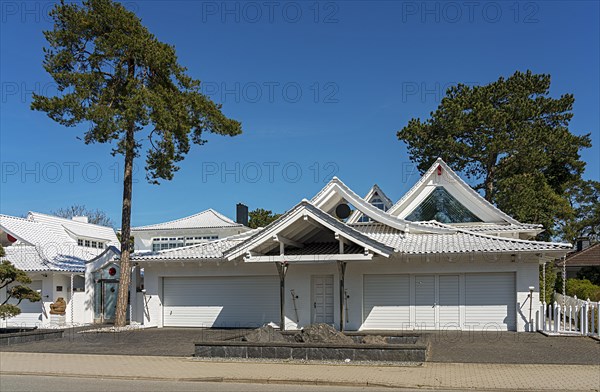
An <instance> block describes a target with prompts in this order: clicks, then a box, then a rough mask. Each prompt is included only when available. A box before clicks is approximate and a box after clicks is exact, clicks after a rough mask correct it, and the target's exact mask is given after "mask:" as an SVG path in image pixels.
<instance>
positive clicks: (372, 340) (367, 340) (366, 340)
mask: <svg viewBox="0 0 600 392" xmlns="http://www.w3.org/2000/svg"><path fill="white" fill-rule="evenodd" d="M362 343H363V344H387V340H386V338H385V337H383V336H380V335H367V336H364V337H363V338H362Z"/></svg>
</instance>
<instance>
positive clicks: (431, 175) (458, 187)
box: [388, 158, 522, 225]
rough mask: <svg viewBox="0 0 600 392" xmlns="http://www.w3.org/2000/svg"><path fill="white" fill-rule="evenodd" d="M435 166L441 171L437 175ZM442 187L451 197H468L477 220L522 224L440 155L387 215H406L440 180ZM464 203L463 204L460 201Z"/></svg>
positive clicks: (469, 206) (469, 205)
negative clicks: (452, 167) (488, 198)
mask: <svg viewBox="0 0 600 392" xmlns="http://www.w3.org/2000/svg"><path fill="white" fill-rule="evenodd" d="M438 168H440V169H441V171H442V174H441V175H439V174H436V171H437V170H438ZM440 181H441V183H442V184H443V186H444V188H445V189H446V190H447V191H448V192H450V194H452V195H453V196H455V197H456V196H458V195H461V196H462V197H461V198H465V199H466V200H468V205H467V206H466V207H467V208H469V210H471V211H472V212H473V213H474V214H475V215H477V216H478V217H479V218H480V219H482V220H485V221H488V222H491V221H493V222H495V223H504V222H507V223H511V224H513V225H521V224H522V223H521V222H519V221H517V220H516V219H514V218H513V217H511V216H509V215H508V214H506V213H504V212H503V211H501V210H500V209H499V208H498V207H496V206H495V205H493V204H492V203H490V202H489V201H487V200H486V199H485V198H484V197H483V196H481V195H480V194H479V193H478V192H477V191H475V190H474V189H473V188H472V187H471V186H470V185H469V184H467V183H466V182H465V181H464V180H463V179H462V178H461V177H460V176H459V175H458V174H456V172H454V170H452V169H451V168H450V167H449V166H448V165H447V164H446V162H444V160H443V159H442V158H438V159H437V160H436V161H435V162H434V163H433V165H431V167H430V168H429V169H428V170H427V172H425V174H423V176H422V177H421V178H420V179H419V181H417V183H416V184H415V185H414V186H413V187H412V188H411V189H410V190H409V191H408V192H406V194H405V195H404V196H402V198H401V199H400V200H398V201H397V202H396V204H394V205H393V206H392V208H390V209H389V210H388V213H389V214H392V215H394V216H400V217H405V216H407V215H408V214H410V213H411V212H412V210H414V207H415V206H416V205H418V204H420V202H421V201H422V200H423V199H424V198H425V197H427V196H428V195H429V193H431V191H433V189H434V188H435V185H436V184H437V183H438V182H440ZM463 204H465V203H463Z"/></svg>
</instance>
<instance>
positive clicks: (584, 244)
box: [576, 237, 590, 252]
mask: <svg viewBox="0 0 600 392" xmlns="http://www.w3.org/2000/svg"><path fill="white" fill-rule="evenodd" d="M576 243H577V252H581V251H582V250H584V249H586V248H589V247H590V239H589V238H588V237H580V238H577V240H576Z"/></svg>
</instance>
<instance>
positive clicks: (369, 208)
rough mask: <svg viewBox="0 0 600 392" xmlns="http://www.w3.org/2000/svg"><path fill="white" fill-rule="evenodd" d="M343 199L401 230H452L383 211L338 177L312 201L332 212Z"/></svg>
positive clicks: (374, 218) (320, 207) (370, 215)
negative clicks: (425, 224)
mask: <svg viewBox="0 0 600 392" xmlns="http://www.w3.org/2000/svg"><path fill="white" fill-rule="evenodd" d="M343 201H346V202H348V203H350V204H352V205H353V206H354V208H356V209H357V210H358V211H360V212H361V213H363V214H365V215H367V216H368V217H369V218H371V219H372V220H374V221H376V222H379V223H383V224H385V225H387V226H390V227H393V228H395V229H398V230H401V231H416V232H428V233H447V232H452V229H449V228H438V227H427V226H423V225H420V224H418V223H414V222H410V221H407V220H405V219H402V218H398V217H397V216H393V215H391V214H388V213H386V212H384V211H381V210H380V209H379V208H377V207H375V206H373V205H371V204H370V203H367V202H366V201H365V200H364V199H362V198H361V197H360V196H358V195H357V194H356V193H354V191H352V190H351V189H350V188H349V187H348V186H347V185H346V184H344V183H343V182H342V181H341V180H340V179H338V178H337V177H333V178H332V179H331V181H329V182H328V183H327V185H325V187H324V188H323V189H321V191H319V193H317V194H316V195H315V197H313V198H312V200H311V203H312V204H313V205H314V206H315V207H317V208H319V209H322V210H323V211H325V212H328V213H330V212H332V211H333V210H334V209H335V207H336V206H337V205H338V204H339V203H340V202H343Z"/></svg>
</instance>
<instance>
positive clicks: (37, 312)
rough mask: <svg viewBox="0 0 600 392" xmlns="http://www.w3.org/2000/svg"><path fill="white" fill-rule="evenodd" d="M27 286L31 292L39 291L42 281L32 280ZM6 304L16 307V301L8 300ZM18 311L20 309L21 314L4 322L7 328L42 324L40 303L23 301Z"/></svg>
mask: <svg viewBox="0 0 600 392" xmlns="http://www.w3.org/2000/svg"><path fill="white" fill-rule="evenodd" d="M27 286H29V287H30V288H31V289H33V290H41V289H42V281H41V280H34V281H32V282H31V284H28V285H27ZM8 303H9V304H13V305H16V304H17V301H15V300H13V299H10V300H9V301H8ZM19 309H21V314H19V315H18V316H16V317H13V318H10V319H8V320H6V324H7V326H9V327H10V326H14V327H36V326H39V325H40V324H41V323H42V301H38V302H30V301H28V300H23V301H21V303H20V304H19Z"/></svg>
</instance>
